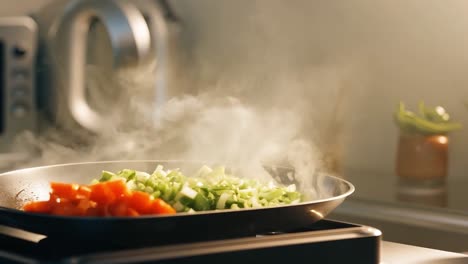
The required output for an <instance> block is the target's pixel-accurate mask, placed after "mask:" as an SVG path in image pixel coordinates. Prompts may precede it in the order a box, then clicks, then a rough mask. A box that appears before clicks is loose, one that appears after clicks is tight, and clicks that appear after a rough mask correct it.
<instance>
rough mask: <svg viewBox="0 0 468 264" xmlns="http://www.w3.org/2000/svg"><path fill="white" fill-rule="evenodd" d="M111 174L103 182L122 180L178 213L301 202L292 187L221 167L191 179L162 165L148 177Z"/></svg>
mask: <svg viewBox="0 0 468 264" xmlns="http://www.w3.org/2000/svg"><path fill="white" fill-rule="evenodd" d="M111 174H112V172H109V173H106V175H107V176H105V177H104V179H105V180H111V179H115V178H123V179H125V180H126V181H127V186H128V188H130V189H131V190H141V191H144V192H147V193H149V194H151V195H152V196H153V197H154V198H161V199H163V200H164V201H166V202H168V203H169V204H171V205H172V206H173V207H174V208H175V210H176V211H177V212H193V211H195V210H196V211H204V210H215V209H229V208H232V209H239V208H251V207H263V206H277V205H282V204H289V203H293V202H294V203H298V202H300V201H301V199H302V195H301V194H300V193H299V192H297V191H296V187H295V186H294V185H290V186H287V187H282V186H275V185H274V184H273V183H267V184H263V183H261V182H259V181H257V180H253V179H241V178H237V177H234V176H232V175H229V174H227V173H226V170H225V168H224V167H221V166H219V167H215V168H214V169H211V168H210V167H208V166H202V167H201V168H200V169H199V170H198V172H197V173H196V174H195V176H193V177H186V176H185V175H184V174H183V173H182V172H181V171H180V170H179V169H174V170H165V169H164V167H163V166H161V165H158V166H157V167H156V169H155V170H154V171H153V173H152V174H151V175H150V174H148V173H146V172H140V171H135V170H129V169H125V170H122V171H119V172H118V173H117V175H116V176H115V177H114V176H112V175H111ZM109 175H110V177H109ZM101 178H103V177H101Z"/></svg>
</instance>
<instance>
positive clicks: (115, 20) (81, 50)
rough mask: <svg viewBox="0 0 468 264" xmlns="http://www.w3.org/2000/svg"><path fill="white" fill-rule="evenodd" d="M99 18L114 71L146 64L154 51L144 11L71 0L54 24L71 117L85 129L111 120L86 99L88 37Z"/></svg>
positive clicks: (105, 0) (109, 0) (104, 1)
mask: <svg viewBox="0 0 468 264" xmlns="http://www.w3.org/2000/svg"><path fill="white" fill-rule="evenodd" d="M95 20H99V21H100V22H101V23H102V24H103V25H104V27H105V29H106V32H107V34H108V35H109V39H110V44H111V47H112V52H113V59H114V60H113V68H114V70H117V69H120V68H125V67H129V66H130V67H131V66H136V65H139V64H140V63H143V62H144V61H145V59H146V58H147V57H148V56H149V54H150V50H151V37H150V31H149V28H148V25H147V23H146V21H145V19H144V16H143V15H142V13H141V12H140V11H139V10H138V9H137V8H136V7H135V6H134V5H132V4H130V3H128V2H125V1H114V0H99V1H96V0H81V1H72V2H71V3H70V4H69V5H68V6H67V7H66V8H65V10H64V13H63V14H62V16H61V18H60V19H59V20H58V22H57V24H56V25H54V27H55V33H54V37H58V36H59V38H56V39H59V41H58V43H54V44H55V45H60V46H57V48H59V49H57V50H60V49H63V54H62V55H58V57H57V59H58V60H61V62H62V63H63V68H62V69H58V70H60V71H63V72H62V73H63V77H64V80H65V82H64V86H63V87H62V89H68V92H67V93H66V94H67V101H68V107H69V111H70V112H71V115H72V117H73V118H74V119H75V120H76V121H77V122H78V123H79V124H80V125H81V126H83V127H84V128H86V129H88V130H90V131H93V132H99V131H102V129H103V128H105V127H106V126H107V125H108V123H109V122H110V121H111V120H112V118H109V117H110V116H111V115H112V113H110V114H101V113H98V112H97V111H95V110H94V109H93V108H92V107H91V106H90V105H89V103H88V101H87V99H86V89H85V78H86V76H85V64H86V54H87V38H88V34H89V29H90V26H91V24H92V22H93V21H95ZM106 115H107V116H106Z"/></svg>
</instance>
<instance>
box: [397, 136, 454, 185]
mask: <svg viewBox="0 0 468 264" xmlns="http://www.w3.org/2000/svg"><path fill="white" fill-rule="evenodd" d="M448 143H449V142H448V137H447V136H446V135H422V134H407V133H403V132H401V133H400V136H399V140H398V149H397V157H396V174H397V175H398V176H399V177H401V178H402V179H406V180H410V181H426V182H435V183H436V182H444V181H445V178H446V177H447V170H448Z"/></svg>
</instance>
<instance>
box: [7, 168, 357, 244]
mask: <svg viewBox="0 0 468 264" xmlns="http://www.w3.org/2000/svg"><path fill="white" fill-rule="evenodd" d="M158 164H161V165H163V166H164V167H165V168H170V169H174V168H180V169H181V170H182V171H183V172H184V173H185V174H186V175H190V174H188V173H186V172H187V171H195V168H199V167H200V166H201V164H200V163H197V162H180V161H106V162H89V163H73V164H63V165H53V166H45V167H36V168H29V169H21V170H16V171H11V172H7V173H3V174H0V193H1V196H0V224H2V225H6V226H9V227H14V228H20V229H22V230H26V231H30V232H33V233H36V234H42V235H45V236H48V237H67V238H68V239H71V238H73V239H75V240H80V241H81V240H84V241H86V240H93V241H94V242H95V241H96V240H100V239H102V240H103V241H113V242H114V243H116V241H122V240H124V241H125V243H132V241H140V242H141V241H145V240H152V241H154V240H155V238H158V237H159V238H160V240H161V241H164V243H167V242H170V241H181V242H182V241H184V240H190V241H194V240H197V239H217V238H232V237H240V236H249V235H258V234H266V233H269V232H278V231H284V232H286V231H290V230H295V229H299V228H302V227H305V226H309V225H310V224H311V223H313V222H315V221H318V220H320V219H322V218H324V217H325V216H326V215H327V214H328V213H330V212H331V211H332V210H333V209H334V208H336V207H337V206H338V205H340V204H341V203H342V202H343V201H344V199H345V198H346V197H347V196H349V195H350V194H351V193H353V191H354V186H353V185H352V184H351V183H349V182H347V181H345V180H343V179H340V178H337V177H333V176H328V175H321V176H320V177H310V180H311V184H310V186H311V188H315V191H317V193H320V194H321V197H320V198H318V199H313V200H310V201H304V202H301V203H298V204H293V205H284V206H276V207H266V208H255V209H240V210H216V211H205V212H196V213H178V214H176V215H161V216H141V217H135V218H131V217H107V218H100V217H64V216H51V215H43V214H34V213H26V212H23V211H21V210H19V208H21V206H22V205H24V204H25V203H26V202H28V201H32V200H46V199H48V193H49V183H50V182H51V181H60V182H69V183H81V184H89V183H90V182H91V180H92V179H95V178H99V177H100V174H101V172H102V170H108V171H119V170H122V169H125V168H127V169H135V170H141V171H153V170H154V168H156V166H157V165H158ZM208 165H210V164H208ZM266 168H267V171H268V172H269V173H270V174H272V175H273V176H275V177H276V178H277V179H279V180H280V181H281V179H282V178H285V179H286V180H287V181H291V180H294V179H292V178H291V176H294V175H293V174H291V173H290V172H291V171H288V170H284V168H283V169H277V168H272V167H271V166H267V167H266ZM287 172H289V174H288V173H287ZM286 174H288V175H286ZM317 179H320V180H317Z"/></svg>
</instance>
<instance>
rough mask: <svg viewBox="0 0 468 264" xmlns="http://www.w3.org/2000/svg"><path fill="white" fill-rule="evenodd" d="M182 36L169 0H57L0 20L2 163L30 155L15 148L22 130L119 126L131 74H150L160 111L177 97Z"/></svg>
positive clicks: (92, 131)
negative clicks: (173, 82)
mask: <svg viewBox="0 0 468 264" xmlns="http://www.w3.org/2000/svg"><path fill="white" fill-rule="evenodd" d="M177 34H178V23H177V18H176V17H175V15H174V14H173V12H172V9H171V8H170V5H169V4H168V3H167V2H166V1H165V0H131V1H127V0H102V1H94V0H73V1H68V0H53V1H51V2H50V3H49V4H48V5H47V6H44V7H42V8H41V9H40V10H39V11H37V12H35V13H33V14H30V15H28V16H21V17H2V18H0V102H1V106H2V107H1V109H0V166H1V167H4V166H6V165H10V163H11V162H14V161H18V160H23V159H26V158H27V155H26V153H18V152H17V151H18V150H17V149H14V148H13V147H12V145H13V144H14V141H15V138H16V137H17V136H18V135H19V134H21V133H22V132H24V131H30V132H33V133H34V134H36V135H38V134H41V133H43V132H44V131H47V129H48V128H50V127H56V128H59V129H63V130H66V131H67V132H69V133H70V135H71V136H72V134H73V133H76V134H91V135H92V134H96V133H98V132H99V131H100V130H102V129H103V127H106V125H109V122H111V121H110V120H112V121H115V119H112V117H116V116H119V115H121V114H122V113H117V109H120V108H122V107H119V106H121V105H122V102H124V100H126V97H125V92H126V91H125V89H124V86H128V84H121V83H119V77H120V76H121V75H124V74H125V73H126V72H130V71H132V70H134V71H140V72H141V71H146V72H148V73H150V74H148V75H147V76H150V78H152V79H151V80H146V83H148V86H150V87H149V88H148V89H151V90H152V93H148V94H150V96H149V97H150V98H149V100H148V101H149V102H150V103H152V104H154V107H155V108H156V107H157V105H158V104H161V103H162V102H164V100H165V99H166V98H167V97H168V96H170V95H171V93H172V91H169V88H168V85H169V83H170V81H169V79H170V77H169V75H170V68H171V62H170V61H169V60H170V59H172V58H173V57H174V56H175V55H174V54H176V53H179V52H178V51H177V52H175V51H174V49H176V47H177V44H176V42H177ZM129 74H131V73H129ZM146 79H149V78H146ZM124 110H126V109H124ZM124 110H122V111H124Z"/></svg>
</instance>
